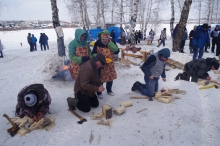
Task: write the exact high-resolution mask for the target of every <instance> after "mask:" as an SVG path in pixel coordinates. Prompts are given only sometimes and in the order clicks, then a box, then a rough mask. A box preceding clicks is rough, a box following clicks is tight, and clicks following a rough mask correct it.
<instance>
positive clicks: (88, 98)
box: [67, 53, 106, 112]
mask: <svg viewBox="0 0 220 146" xmlns="http://www.w3.org/2000/svg"><path fill="white" fill-rule="evenodd" d="M105 65H106V59H105V56H104V55H103V54H101V53H98V54H97V55H96V57H94V58H91V59H90V60H88V61H87V62H85V63H84V64H83V65H82V66H81V68H80V70H79V74H78V76H77V78H76V81H75V86H74V94H75V98H71V97H68V98H67V103H68V106H69V109H71V110H75V108H76V107H77V108H78V109H79V110H80V111H83V112H89V111H90V110H91V107H93V108H96V107H98V106H99V100H98V98H97V95H96V94H95V93H96V92H102V91H104V90H105V88H104V87H103V85H102V84H101V80H100V77H99V72H98V70H99V69H100V68H103V67H105Z"/></svg>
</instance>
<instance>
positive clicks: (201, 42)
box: [193, 23, 210, 60]
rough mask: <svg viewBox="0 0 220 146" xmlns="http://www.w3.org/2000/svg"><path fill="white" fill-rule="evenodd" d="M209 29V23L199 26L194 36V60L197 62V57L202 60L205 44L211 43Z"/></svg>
mask: <svg viewBox="0 0 220 146" xmlns="http://www.w3.org/2000/svg"><path fill="white" fill-rule="evenodd" d="M208 27H209V26H208V24H207V23H204V24H203V25H202V26H201V25H199V26H197V28H196V31H195V32H194V34H193V52H194V54H193V60H195V59H196V58H197V57H198V58H202V57H203V54H204V46H205V44H207V43H210V38H209V34H208ZM198 54H199V56H198Z"/></svg>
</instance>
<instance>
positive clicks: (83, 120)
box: [77, 119, 87, 124]
mask: <svg viewBox="0 0 220 146" xmlns="http://www.w3.org/2000/svg"><path fill="white" fill-rule="evenodd" d="M86 121H87V120H86V119H82V120H81V121H78V122H77V123H78V124H82V123H83V122H86Z"/></svg>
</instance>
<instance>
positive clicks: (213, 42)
mask: <svg viewBox="0 0 220 146" xmlns="http://www.w3.org/2000/svg"><path fill="white" fill-rule="evenodd" d="M217 43H218V37H214V38H213V39H212V52H215V45H217Z"/></svg>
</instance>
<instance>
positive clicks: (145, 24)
mask: <svg viewBox="0 0 220 146" xmlns="http://www.w3.org/2000/svg"><path fill="white" fill-rule="evenodd" d="M152 6H153V1H152V0H148V3H147V14H146V17H145V23H144V30H143V31H144V32H145V33H146V31H147V25H148V23H149V21H150V19H151V12H152Z"/></svg>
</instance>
